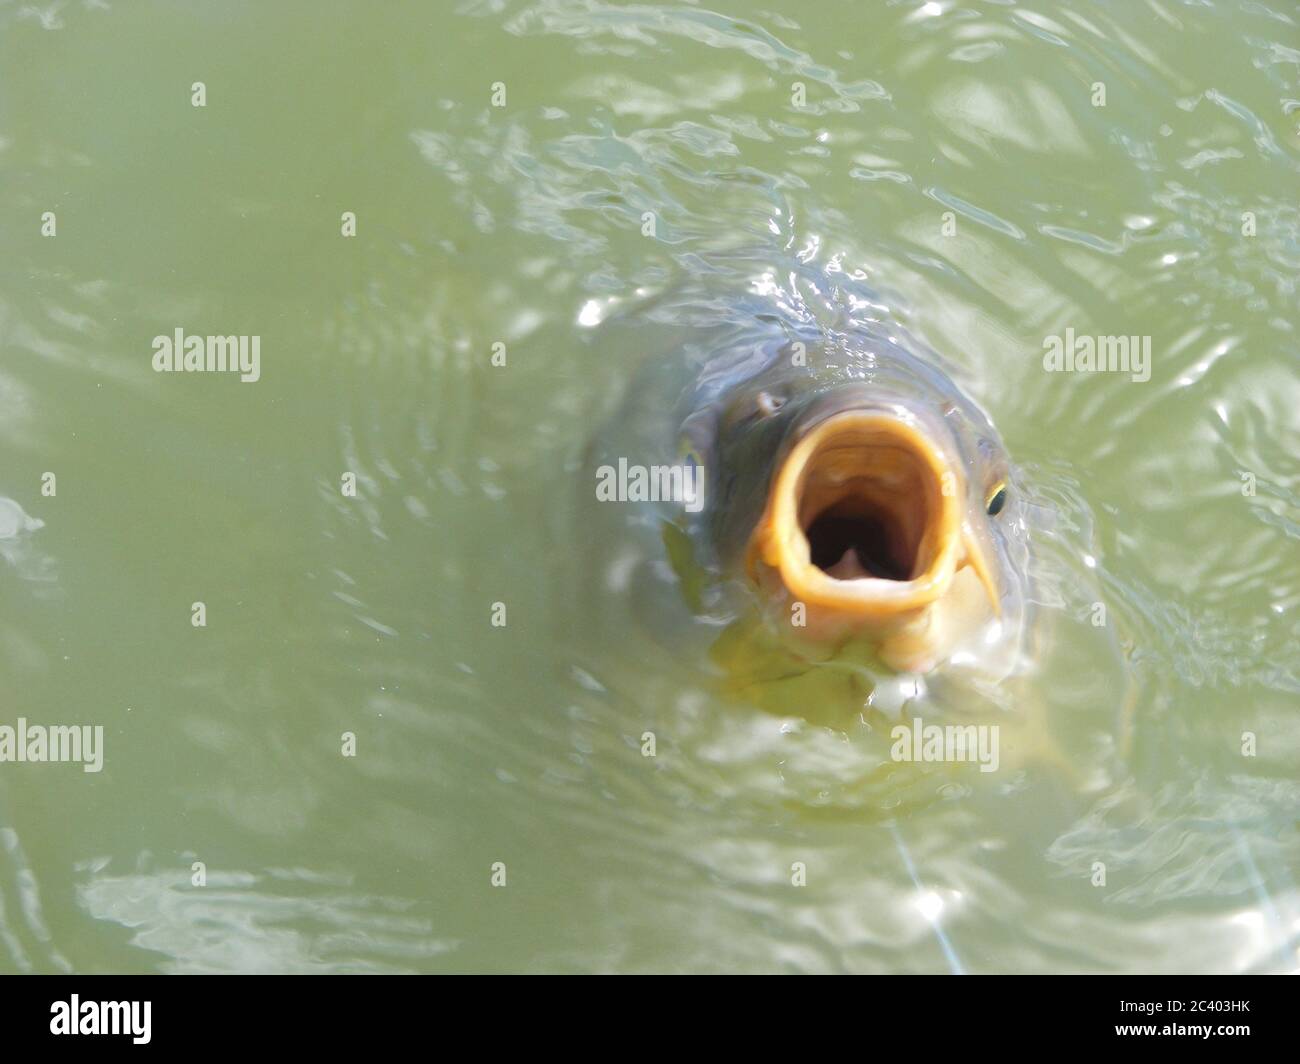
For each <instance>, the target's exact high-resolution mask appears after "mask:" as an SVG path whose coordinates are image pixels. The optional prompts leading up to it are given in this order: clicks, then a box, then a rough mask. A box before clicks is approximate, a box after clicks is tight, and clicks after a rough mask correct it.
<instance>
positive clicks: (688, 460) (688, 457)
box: [681, 439, 704, 469]
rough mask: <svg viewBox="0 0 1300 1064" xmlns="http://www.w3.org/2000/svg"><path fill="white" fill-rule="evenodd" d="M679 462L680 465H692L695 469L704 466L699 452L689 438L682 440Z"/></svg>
mask: <svg viewBox="0 0 1300 1064" xmlns="http://www.w3.org/2000/svg"><path fill="white" fill-rule="evenodd" d="M681 462H682V465H693V466H695V468H696V469H703V468H704V459H703V458H701V457H700V452H699V451H697V450H696V449H695V445H694V444H693V443H691V441H690V440H685V439H684V440H682V444H681Z"/></svg>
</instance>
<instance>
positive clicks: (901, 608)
mask: <svg viewBox="0 0 1300 1064" xmlns="http://www.w3.org/2000/svg"><path fill="white" fill-rule="evenodd" d="M965 495H966V493H965V491H964V488H963V480H962V478H961V476H960V475H959V470H957V469H955V468H953V463H952V462H951V461H950V460H949V458H948V456H947V454H946V453H945V450H944V448H943V447H942V446H940V445H939V444H938V443H937V442H936V441H935V440H934V439H933V438H932V437H931V436H930V434H929V433H927V432H926V431H925V429H924V428H922V427H921V426H920V425H919V424H918V423H917V422H915V421H913V420H910V419H905V418H902V417H899V416H897V415H894V414H890V413H881V412H875V411H871V412H868V411H847V412H841V413H837V414H835V415H833V416H831V417H829V418H827V419H825V420H824V421H821V422H820V423H818V424H816V425H814V426H813V427H812V428H811V429H810V430H808V431H807V432H805V433H804V434H803V435H802V436H801V437H800V438H799V439H798V440H797V441H796V443H795V444H794V446H793V447H791V448H790V449H789V450H788V452H787V453H786V456H785V458H784V460H783V462H782V463H781V466H780V468H779V469H778V470H777V473H776V475H775V477H774V478H773V482H772V486H771V490H770V493H769V496H768V500H767V507H766V511H765V513H764V515H763V518H762V520H761V521H760V522H759V525H758V527H757V529H756V531H755V534H754V537H753V539H752V541H751V545H750V555H749V559H750V572H751V574H752V575H753V576H754V578H755V579H756V581H757V583H758V585H759V587H760V588H761V589H763V590H765V591H767V592H769V593H771V594H778V595H779V594H780V592H781V591H782V590H783V591H784V592H785V594H786V595H787V596H788V597H789V598H790V599H791V600H793V601H794V602H796V603H802V604H803V607H804V610H803V614H802V616H801V617H800V618H799V620H802V622H803V624H802V625H799V620H796V621H795V624H796V626H798V627H802V628H803V629H804V632H803V633H801V634H804V635H806V636H808V637H809V638H812V639H816V640H822V641H826V640H841V639H844V638H849V637H853V636H857V635H868V636H871V637H873V638H874V640H875V642H876V644H877V650H878V653H879V656H880V657H881V660H882V661H884V662H885V664H887V665H889V666H891V667H893V668H897V669H902V670H907V671H924V670H926V669H928V668H930V667H932V666H933V665H934V664H935V663H936V662H937V661H938V660H939V659H940V658H941V657H942V655H943V653H944V651H945V649H946V648H947V647H948V646H950V644H951V642H952V641H953V638H954V633H955V632H956V631H957V629H958V628H960V629H962V630H968V629H969V628H970V626H971V625H972V624H974V623H977V620H976V616H977V615H982V616H983V617H984V618H987V617H988V616H989V615H990V613H995V612H996V609H997V595H996V590H995V587H994V584H993V581H992V578H991V569H990V567H989V565H988V564H987V559H986V558H985V557H984V556H983V551H980V550H976V549H973V548H974V546H975V537H974V536H973V535H971V533H970V525H969V522H968V520H967V518H966V515H965V513H964V506H963V502H962V500H963V499H964V498H965ZM972 578H974V579H973V580H972ZM990 606H991V607H992V609H991V610H990Z"/></svg>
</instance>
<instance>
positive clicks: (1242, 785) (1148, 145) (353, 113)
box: [0, 0, 1300, 972]
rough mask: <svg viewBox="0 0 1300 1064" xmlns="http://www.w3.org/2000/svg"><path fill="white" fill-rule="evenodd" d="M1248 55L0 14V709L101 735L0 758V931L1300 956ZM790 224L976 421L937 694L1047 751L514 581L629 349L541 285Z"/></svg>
mask: <svg viewBox="0 0 1300 1064" xmlns="http://www.w3.org/2000/svg"><path fill="white" fill-rule="evenodd" d="M1298 64H1300V31H1298V30H1297V23H1296V14H1295V11H1294V9H1293V8H1291V7H1288V6H1286V5H1270V4H1267V3H1256V2H1241V3H1215V4H1208V3H1177V2H1173V0H1149V2H1140V3H1123V4H1120V3H1083V2H1080V3H1068V4H1067V3H1061V2H1054V0H1044V2H1042V3H1036V4H1032V5H1020V4H1013V3H979V4H952V3H949V2H947V0H940V2H938V3H926V4H920V3H912V2H906V3H872V4H862V3H848V2H820V3H817V4H790V3H780V2H776V3H771V4H763V5H751V4H747V3H740V2H730V3H727V2H722V3H719V2H716V0H709V3H708V6H704V5H702V4H682V5H670V4H663V5H659V4H643V5H637V4H619V5H613V4H602V3H598V2H594V0H586V2H572V0H570V2H565V0H541V2H531V3H530V2H508V0H483V2H468V3H463V4H458V5H457V4H449V3H448V4H442V3H438V4H424V3H392V4H383V5H360V4H345V3H325V4H319V3H305V2H297V3H286V4H277V5H271V6H268V5H261V4H253V3H237V4H222V5H205V4H195V3H187V4H162V3H123V2H117V0H114V2H112V3H92V2H86V3H72V2H53V3H39V4H27V3H7V4H5V5H3V6H2V7H0V70H3V75H0V88H2V89H3V95H0V101H2V104H0V189H2V191H0V208H2V209H0V235H2V237H3V247H4V254H3V256H0V691H2V692H3V698H2V699H0V724H10V725H12V724H14V723H15V722H16V720H17V718H19V717H24V718H26V719H27V720H29V721H31V722H43V723H46V724H90V725H101V726H102V727H103V728H104V732H105V740H104V742H105V749H104V767H103V770H102V771H101V772H98V773H85V772H83V771H82V770H81V769H80V767H78V766H77V765H72V764H59V765H55V764H45V765H41V764H8V763H6V764H2V765H0V970H4V971H42V972H44V971H59V970H68V969H71V970H77V971H102V970H111V971H163V972H209V971H295V972H297V971H310V972H342V971H444V970H474V971H500V970H520V969H522V970H530V971H534V970H560V971H592V970H599V971H605V970H624V971H626V970H631V971H661V970H707V971H713V970H744V971H862V972H877V971H971V972H981V971H1060V970H1065V971H1095V970H1101V971H1120V970H1161V971H1165V970H1171V971H1173V970H1177V971H1183V970H1191V971H1204V970H1212V971H1286V970H1293V969H1295V968H1296V967H1297V961H1298V956H1297V947H1298V946H1300V941H1298V938H1300V890H1298V888H1297V883H1296V876H1297V869H1298V868H1300V834H1298V831H1297V821H1296V814H1295V810H1296V808H1297V803H1298V802H1300V786H1298V780H1297V763H1298V758H1300V721H1298V720H1297V693H1298V692H1300V658H1298V656H1297V653H1296V646H1297V634H1298V632H1297V622H1296V615H1297V609H1298V608H1300V561H1298V557H1300V555H1298V553H1297V546H1298V544H1297V540H1298V539H1300V525H1298V524H1297V522H1298V521H1300V479H1298V477H1297V472H1296V463H1295V458H1296V455H1297V454H1298V453H1300V419H1298V418H1297V413H1296V411H1297V410H1300V386H1297V377H1296V366H1297V358H1298V356H1300V344H1298V343H1297V339H1296V325H1297V316H1296V312H1295V307H1296V277H1297V268H1298V267H1300V239H1298V235H1300V209H1298V208H1297V205H1296V189H1297V178H1298V173H1297V171H1298V169H1300V127H1298V125H1297V122H1298V120H1300V86H1298V84H1297V81H1298V78H1297V65H1298ZM196 82H202V83H203V86H204V92H205V100H204V104H205V105H204V106H202V107H196V106H194V105H193V100H194V92H195V89H194V85H195V83H196ZM1099 87H1100V91H1101V92H1104V106H1101V105H1099V102H1100V99H1101V97H1100V96H1099ZM502 88H503V89H504V94H505V95H504V100H501V99H500V90H501V89H502ZM494 94H495V95H496V97H497V99H496V101H494ZM494 102H502V103H503V104H504V105H503V106H494ZM45 212H53V214H54V217H55V226H56V229H55V232H56V235H54V236H45V235H42V228H43V220H42V216H43V214H44V213H45ZM344 212H354V213H355V216H356V235H355V236H344V235H343V234H342V229H343V227H344V222H343V218H342V216H343V214H344ZM647 214H649V215H650V216H652V218H653V232H652V233H649V234H648V233H647V226H646V216H647ZM791 262H798V263H799V264H800V266H801V268H803V269H806V270H807V271H810V272H820V273H821V274H822V275H823V276H825V277H827V278H831V279H833V278H834V277H836V276H841V277H853V278H856V279H857V280H858V281H860V282H862V283H864V284H869V285H870V286H871V287H872V288H873V290H875V291H876V292H878V293H879V294H880V298H881V301H882V305H884V306H886V307H887V308H888V313H889V314H890V315H892V316H893V317H894V318H895V320H897V321H898V322H899V323H900V326H904V327H906V328H907V329H908V330H910V331H912V332H914V333H915V334H917V335H919V336H922V337H924V339H925V340H926V341H927V342H928V343H929V344H931V345H932V346H933V347H934V348H936V349H937V350H939V351H941V352H943V353H944V355H945V356H946V357H947V358H948V359H949V360H950V361H952V362H953V363H954V364H955V365H956V366H957V367H958V368H959V369H960V370H961V371H962V379H963V381H964V382H966V384H967V386H968V387H969V389H970V391H971V394H972V395H973V396H974V397H975V398H976V399H978V400H979V401H980V402H981V403H982V404H983V405H984V406H985V407H986V409H987V410H988V411H989V412H990V414H991V415H992V417H993V418H994V420H995V421H996V423H997V424H998V427H999V429H1000V431H1001V433H1002V435H1003V436H1004V438H1005V440H1006V443H1007V446H1008V448H1009V450H1010V452H1011V454H1012V455H1013V457H1014V459H1015V460H1016V462H1017V463H1018V465H1019V466H1020V468H1021V469H1022V471H1023V476H1024V478H1025V480H1026V483H1027V484H1028V485H1029V489H1028V490H1029V491H1030V492H1031V497H1032V502H1033V504H1034V505H1035V507H1037V509H1036V511H1035V512H1036V513H1037V514H1038V516H1039V527H1038V528H1037V531H1036V536H1035V558H1036V561H1035V576H1036V581H1037V583H1036V588H1037V591H1036V595H1037V599H1038V602H1039V604H1040V613H1041V615H1042V617H1043V618H1044V620H1045V622H1047V623H1045V624H1044V626H1043V628H1042V633H1041V636H1040V641H1039V643H1038V650H1037V658H1036V668H1035V669H1034V670H1033V671H1032V672H1031V673H1029V674H1028V675H1025V676H1022V677H1019V678H1018V680H1017V683H1016V684H1015V685H1014V686H1009V687H1007V688H998V689H994V690H991V691H985V692H983V693H982V694H981V695H980V698H981V699H982V702H981V708H982V709H983V710H984V711H987V712H1002V711H1005V712H1007V713H1009V714H1016V713H1026V712H1029V711H1032V712H1033V713H1036V714H1038V715H1039V719H1042V720H1044V721H1046V723H1047V727H1048V728H1049V730H1050V734H1051V736H1052V740H1053V743H1054V745H1055V747H1056V749H1057V750H1058V752H1059V754H1060V759H1059V761H1047V760H1028V761H1026V762H1024V763H1022V764H1014V763H1013V764H1008V765H1006V766H1004V768H1003V769H1001V770H1000V771H999V772H998V773H993V774H990V775H988V776H985V775H981V774H979V773H978V772H976V771H974V770H973V768H972V766H968V765H948V766H941V767H940V768H939V769H938V770H936V771H933V772H925V773H918V774H915V775H912V776H907V777H902V776H900V775H899V774H898V773H897V772H895V771H892V768H893V767H891V766H890V764H889V763H888V761H887V756H886V755H882V750H884V749H885V746H883V745H882V737H881V732H880V728H879V723H878V721H877V722H875V726H874V727H873V718H872V717H871V715H870V714H868V713H866V712H865V711H864V713H862V714H848V715H845V714H842V713H840V714H838V715H836V716H833V718H832V719H829V720H828V719H825V718H824V715H823V716H822V717H819V715H818V709H819V707H818V706H817V705H812V704H808V703H805V702H800V703H799V704H789V705H784V706H783V705H782V704H781V703H780V700H779V698H778V699H769V700H768V704H764V705H757V704H753V705H747V704H745V703H744V701H743V700H741V701H739V702H737V701H736V700H731V701H723V700H720V699H718V698H717V697H716V696H715V695H714V694H712V693H711V692H710V690H709V688H708V687H707V685H704V684H702V683H701V682H700V679H699V676H698V675H697V674H696V673H695V672H694V671H692V670H690V669H686V668H674V667H673V662H674V660H675V659H674V657H673V655H672V654H671V653H670V652H669V651H668V650H665V649H663V648H662V647H660V646H659V645H658V644H654V643H652V642H651V641H649V640H648V637H647V634H646V631H645V629H644V627H643V626H640V625H638V624H637V622H636V614H637V609H636V605H637V604H636V603H634V602H628V603H625V604H622V605H624V606H625V607H626V608H625V609H623V610H622V616H623V619H624V620H623V623H621V624H615V625H614V626H613V627H609V626H608V617H609V614H606V615H605V620H604V621H602V625H604V627H602V628H601V629H600V630H599V631H597V630H596V625H595V623H594V622H593V621H592V620H591V619H587V620H586V621H585V622H584V619H583V618H582V617H581V616H578V617H576V618H575V617H574V616H573V615H572V613H571V612H570V611H567V610H565V609H563V608H562V602H561V599H562V598H563V595H562V591H563V587H562V584H563V581H565V580H567V579H568V576H567V575H566V574H568V573H569V572H570V571H571V569H570V563H571V561H572V559H571V558H570V557H569V556H568V553H567V549H566V548H567V547H568V545H569V544H570V542H571V539H570V533H571V528H572V526H571V524H568V523H567V522H571V521H572V520H573V515H574V509H573V506H572V500H573V498H574V493H575V490H577V488H578V487H581V486H575V483H574V479H575V470H576V469H577V468H578V465H579V458H580V455H581V453H582V448H583V447H584V445H585V443H586V441H587V439H588V437H589V435H590V433H591V432H592V430H593V428H594V426H596V425H597V424H598V423H600V422H601V420H602V419H604V418H606V417H608V416H609V415H610V413H611V411H613V410H614V409H615V407H616V404H617V402H618V400H619V398H620V395H621V392H622V390H623V389H624V388H625V387H626V385H627V383H628V381H629V380H630V379H631V377H632V374H633V371H634V369H635V366H636V364H637V363H638V362H639V360H640V359H641V358H642V357H644V356H645V355H646V354H647V353H648V352H650V351H653V350H654V349H655V342H656V339H657V337H656V336H654V335H652V334H648V335H647V336H646V342H645V346H644V348H642V349H637V345H635V344H626V343H625V344H621V345H615V344H609V345H605V344H602V342H601V341H600V339H599V337H600V336H601V332H600V330H599V329H597V328H594V327H593V324H594V323H595V322H596V321H598V320H600V319H601V318H603V317H605V316H606V315H607V314H608V313H610V311H611V308H616V307H624V306H627V305H628V304H629V303H632V302H635V300H636V299H637V293H638V292H645V291H659V290H662V289H664V288H666V287H668V286H671V285H673V284H674V283H678V282H679V281H680V279H681V278H683V277H687V278H690V279H692V280H694V281H695V282H698V283H702V284H707V285H708V286H710V287H711V288H712V290H714V291H716V292H717V294H718V298H719V299H724V298H726V297H727V295H728V294H729V293H733V292H740V291H744V290H746V289H747V288H748V287H749V286H750V285H751V284H752V282H753V279H754V278H755V277H756V276H761V275H763V274H764V273H769V274H770V275H771V276H773V277H776V278H777V279H780V278H782V277H784V276H785V271H786V270H787V267H788V265H789V264H790V263H791ZM178 327H180V328H184V329H186V330H187V331H189V332H191V333H196V334H208V333H213V334H222V335H227V334H230V335H250V336H251V335H256V336H259V337H260V344H261V347H260V351H261V366H260V370H261V374H260V379H259V380H258V381H257V382H255V383H241V382H240V381H239V380H238V378H237V377H236V376H233V375H229V374H227V375H216V374H213V375H208V374H171V373H155V372H154V371H153V369H152V368H151V357H152V348H151V344H152V341H153V338H154V337H155V336H157V335H160V334H164V335H166V334H171V333H172V332H173V331H174V330H175V329H176V328H178ZM1067 329H1072V330H1074V332H1075V333H1076V334H1080V335H1083V334H1087V335H1137V336H1149V337H1151V346H1152V364H1151V367H1150V370H1151V372H1150V379H1149V380H1147V381H1145V382H1142V383H1135V382H1133V381H1132V380H1131V379H1130V378H1129V377H1128V376H1125V375H1121V374H1094V375H1079V374H1074V375H1071V374H1063V373H1048V372H1045V371H1044V369H1043V362H1042V357H1043V344H1044V338H1045V337H1048V336H1053V335H1063V334H1064V333H1065V331H1066V330H1067ZM497 344H502V345H504V351H505V362H506V364H505V365H504V366H497V365H494V364H493V354H494V350H496V351H499V350H500V349H499V348H494V345H497ZM49 472H53V473H54V474H55V475H56V493H55V494H53V495H49V494H43V492H42V486H43V483H46V482H47V481H44V480H43V475H44V474H46V473H49ZM349 472H350V473H354V474H355V475H356V478H357V493H356V496H355V497H349V496H346V495H344V494H343V492H342V490H341V486H342V480H341V478H342V477H343V476H344V475H345V474H346V473H349ZM195 602H203V603H204V605H205V609H206V626H204V627H195V626H194V625H193V624H192V623H191V622H192V605H193V603H195ZM496 602H504V603H505V604H506V607H507V610H508V613H507V623H506V625H505V627H494V626H493V625H492V623H491V621H492V610H493V603H496ZM1097 603H1101V604H1103V605H1104V606H1105V616H1106V623H1105V624H1104V625H1101V626H1097V625H1094V623H1093V619H1094V617H1095V616H1096V612H1095V604H1097ZM613 615H614V616H616V617H617V616H619V613H618V611H617V610H616V611H614V613H613ZM941 688H942V684H941V683H936V684H935V685H933V686H930V685H927V687H926V689H925V690H924V691H923V692H921V693H920V694H919V695H918V698H917V700H916V702H915V704H914V705H913V706H912V707H911V708H910V710H909V711H910V712H914V713H920V714H921V715H922V716H925V715H926V714H931V715H933V714H940V713H945V712H953V711H957V710H960V709H963V708H969V707H964V706H962V705H958V704H955V703H954V702H953V700H952V697H953V696H951V695H944V694H943V692H942V690H941ZM772 703H775V704H772ZM864 710H865V696H864ZM647 731H652V732H654V733H655V735H656V737H657V752H656V756H655V757H654V758H647V757H643V756H642V753H641V747H642V739H641V737H642V735H643V734H644V733H645V732H647ZM345 733H351V734H352V735H354V736H355V737H356V756H355V757H345V756H343V744H344V739H343V736H344V734H345ZM1244 733H1250V734H1251V735H1252V736H1254V739H1255V744H1256V746H1255V753H1254V755H1253V756H1243V753H1242V750H1243V741H1244V740H1243V734H1244ZM495 862H501V863H503V864H504V865H505V868H506V875H507V882H506V885H505V886H504V887H493V886H492V884H491V877H492V875H493V872H492V869H493V865H494V863H495ZM1099 862H1100V863H1102V864H1104V865H1105V883H1104V885H1099V884H1097V883H1096V880H1097V865H1098V863H1099ZM196 863H201V865H202V870H203V871H204V873H205V876H206V880H205V883H204V885H202V886H197V885H195V878H196V875H197V873H196V871H195V867H196ZM796 863H797V864H800V865H802V866H803V867H804V868H805V869H806V879H807V882H806V885H805V886H799V887H796V886H793V885H792V882H791V880H792V866H794V865H795V864H796Z"/></svg>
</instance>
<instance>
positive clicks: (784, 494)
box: [750, 412, 987, 616]
mask: <svg viewBox="0 0 1300 1064" xmlns="http://www.w3.org/2000/svg"><path fill="white" fill-rule="evenodd" d="M853 429H858V430H869V431H871V432H873V433H879V434H881V435H884V436H889V437H893V438H894V439H896V440H898V441H899V442H900V443H903V444H904V445H906V446H907V447H908V448H909V449H910V450H912V451H913V452H914V453H915V454H917V455H919V456H920V457H921V458H922V459H923V460H924V461H925V463H926V466H927V467H928V469H929V470H930V472H931V473H932V474H933V475H934V484H935V485H936V488H937V490H938V492H939V500H940V502H939V519H938V521H937V522H936V523H935V525H934V527H933V529H932V531H931V532H928V533H927V536H930V535H932V536H933V537H934V538H935V540H936V541H937V542H938V544H939V549H938V550H937V551H935V553H934V557H933V558H932V559H931V561H930V565H929V567H928V568H927V569H926V570H925V572H923V573H921V574H919V575H918V576H916V577H913V578H912V579H911V580H882V579H879V578H876V577H863V578H861V579H858V580H837V579H835V578H834V577H832V576H830V575H828V574H827V573H825V572H823V571H822V570H821V569H819V568H817V566H815V565H813V564H812V561H811V559H810V557H809V547H808V538H807V536H806V535H805V534H804V531H803V528H802V527H801V526H800V523H799V498H800V491H801V488H802V478H803V476H804V473H805V471H806V470H807V468H808V464H809V462H810V461H811V460H812V458H813V456H814V455H815V454H816V453H817V450H818V448H819V446H820V445H821V444H822V442H823V441H825V440H826V439H827V438H828V437H831V436H836V435H840V434H842V433H843V432H845V431H846V430H853ZM945 474H952V471H951V470H950V469H949V467H948V463H947V461H946V460H945V459H944V456H943V454H942V453H941V452H940V451H939V450H938V449H937V448H936V447H935V445H934V444H933V442H932V441H931V440H930V439H929V438H928V437H927V436H926V435H925V434H924V433H922V432H920V431H919V430H918V429H917V428H916V427H915V426H914V425H912V424H910V423H908V422H906V421H903V420H900V419H898V418H896V417H890V416H887V415H881V414H862V413H854V412H847V413H842V414H836V415H834V416H833V417H830V418H827V419H826V420H825V421H823V422H822V423H821V424H819V425H817V426H816V427H815V428H814V429H813V430H812V431H810V432H809V433H808V434H807V435H805V436H804V438H803V439H801V440H800V441H799V442H798V443H797V444H796V445H795V446H794V448H793V449H792V450H791V451H790V453H789V454H788V455H787V456H786V459H785V461H784V462H783V463H782V464H781V468H780V470H779V471H778V472H777V475H776V479H775V480H774V482H773V484H772V490H771V492H770V493H769V495H768V503H767V509H766V511H765V513H764V515H763V518H762V520H761V521H760V522H759V525H758V529H757V530H756V532H755V535H754V538H753V540H752V541H751V555H750V557H751V565H752V563H753V561H754V560H761V561H762V562H763V563H764V564H765V565H767V566H768V567H770V568H772V569H774V570H776V571H777V572H778V573H779V574H780V576H781V580H782V581H783V582H784V584H785V586H786V589H787V590H788V591H789V592H790V594H791V595H793V596H794V597H795V598H796V599H798V600H800V601H802V602H806V603H809V604H815V605H819V606H829V607H834V608H836V609H839V610H842V611H846V612H849V613H854V614H858V615H860V616H871V615H882V614H894V613H899V612H902V611H904V610H909V609H919V608H921V607H923V606H926V605H928V604H929V603H931V602H933V601H935V599H937V598H939V597H940V596H941V595H942V594H943V593H944V592H945V591H946V590H947V588H948V585H949V583H950V582H951V581H952V577H953V574H954V573H955V572H956V569H957V562H958V551H959V549H960V548H961V546H962V543H963V538H964V537H963V536H962V522H961V506H960V504H959V498H958V492H957V478H956V475H955V474H952V475H951V476H949V477H948V479H947V480H945ZM945 484H948V485H951V487H952V491H951V492H950V493H948V494H945V493H944V491H943V486H944V485H945ZM986 586H987V585H986Z"/></svg>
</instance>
